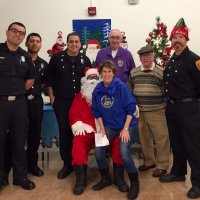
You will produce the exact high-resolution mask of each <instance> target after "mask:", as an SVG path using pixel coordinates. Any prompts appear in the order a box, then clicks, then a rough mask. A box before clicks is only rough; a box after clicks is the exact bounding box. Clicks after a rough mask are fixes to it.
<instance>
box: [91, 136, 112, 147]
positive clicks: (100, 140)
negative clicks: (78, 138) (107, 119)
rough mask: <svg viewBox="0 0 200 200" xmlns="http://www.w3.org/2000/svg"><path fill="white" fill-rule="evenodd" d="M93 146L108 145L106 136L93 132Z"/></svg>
mask: <svg viewBox="0 0 200 200" xmlns="http://www.w3.org/2000/svg"><path fill="white" fill-rule="evenodd" d="M94 135H95V146H96V147H102V146H107V145H109V141H108V138H107V137H106V135H104V136H103V137H102V134H101V133H95V134H94Z"/></svg>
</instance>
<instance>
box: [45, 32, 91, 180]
mask: <svg viewBox="0 0 200 200" xmlns="http://www.w3.org/2000/svg"><path fill="white" fill-rule="evenodd" d="M80 47H81V41H80V36H79V35H77V33H70V34H69V35H68V36H67V49H66V50H64V51H61V52H58V53H56V54H54V55H53V56H52V58H51V60H50V62H49V65H48V68H47V75H48V78H47V79H48V91H49V97H50V102H51V104H52V105H53V108H54V111H55V114H56V118H57V121H58V126H59V141H60V144H59V145H60V146H59V148H60V155H61V158H62V160H63V162H64V165H63V168H62V169H61V170H60V171H59V172H58V175H57V177H58V179H63V178H65V177H67V176H68V175H69V174H70V173H71V172H72V171H73V167H72V164H71V161H72V140H73V133H72V131H71V127H70V126H69V119H68V113H69V109H70V106H71V104H72V100H73V98H74V96H75V95H76V94H77V93H78V92H79V91H80V86H81V83H80V80H81V78H82V77H83V76H84V70H85V68H86V67H91V62H90V60H89V58H88V57H87V56H85V55H83V54H81V53H79V51H80Z"/></svg>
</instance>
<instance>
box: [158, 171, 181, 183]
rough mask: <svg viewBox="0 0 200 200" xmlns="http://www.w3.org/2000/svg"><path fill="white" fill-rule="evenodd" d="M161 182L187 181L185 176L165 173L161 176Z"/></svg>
mask: <svg viewBox="0 0 200 200" xmlns="http://www.w3.org/2000/svg"><path fill="white" fill-rule="evenodd" d="M159 181H160V182H163V183H171V182H175V181H185V176H175V175H174V174H171V173H169V174H163V175H161V176H160V178H159Z"/></svg>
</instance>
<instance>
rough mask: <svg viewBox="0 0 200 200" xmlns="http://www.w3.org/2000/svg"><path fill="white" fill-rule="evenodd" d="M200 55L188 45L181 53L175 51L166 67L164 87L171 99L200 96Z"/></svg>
mask: <svg viewBox="0 0 200 200" xmlns="http://www.w3.org/2000/svg"><path fill="white" fill-rule="evenodd" d="M198 63H200V57H199V56H198V55H196V54H195V53H193V52H192V51H190V50H189V48H188V47H186V48H185V49H184V51H183V52H182V53H181V54H180V55H176V54H175V53H174V54H173V56H172V57H171V59H170V61H169V63H168V64H167V66H166V68H165V69H164V74H163V75H164V76H163V80H164V89H165V93H166V95H167V96H168V97H169V98H171V99H184V98H188V97H197V98H199V97H200V67H199V65H198Z"/></svg>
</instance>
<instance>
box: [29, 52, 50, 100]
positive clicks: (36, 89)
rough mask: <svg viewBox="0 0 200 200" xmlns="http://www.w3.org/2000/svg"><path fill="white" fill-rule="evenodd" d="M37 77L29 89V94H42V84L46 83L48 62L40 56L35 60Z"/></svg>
mask: <svg viewBox="0 0 200 200" xmlns="http://www.w3.org/2000/svg"><path fill="white" fill-rule="evenodd" d="M34 65H35V71H36V78H35V81H34V85H33V86H32V87H31V88H30V89H29V90H28V91H27V94H28V95H33V96H34V95H41V94H42V84H44V83H45V74H44V72H45V68H46V67H47V65H48V64H47V62H46V61H45V60H43V59H42V58H40V57H39V56H38V57H37V59H36V60H35V61H34Z"/></svg>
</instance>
